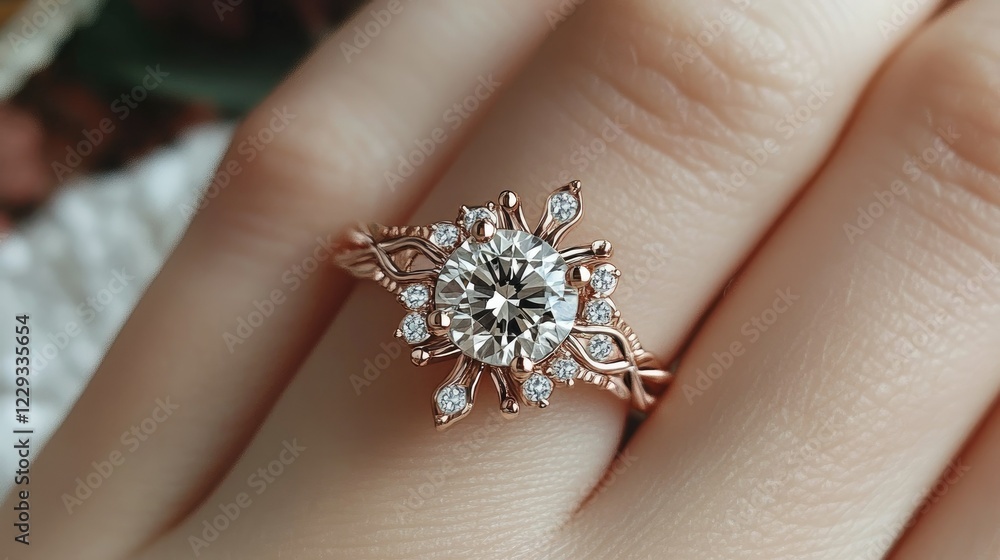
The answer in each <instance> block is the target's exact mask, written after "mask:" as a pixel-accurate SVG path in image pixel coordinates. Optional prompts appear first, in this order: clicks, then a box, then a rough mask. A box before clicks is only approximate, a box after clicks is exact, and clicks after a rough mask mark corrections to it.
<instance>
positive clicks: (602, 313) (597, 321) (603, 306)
mask: <svg viewBox="0 0 1000 560" xmlns="http://www.w3.org/2000/svg"><path fill="white" fill-rule="evenodd" d="M612 312H613V310H612V309H611V304H610V303H608V300H606V299H592V300H590V301H588V302H587V305H586V306H585V307H584V308H583V318H584V319H586V320H587V322H588V323H591V324H594V325H607V324H608V323H610V322H611V313H612Z"/></svg>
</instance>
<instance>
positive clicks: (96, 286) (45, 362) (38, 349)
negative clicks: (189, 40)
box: [0, 124, 232, 484]
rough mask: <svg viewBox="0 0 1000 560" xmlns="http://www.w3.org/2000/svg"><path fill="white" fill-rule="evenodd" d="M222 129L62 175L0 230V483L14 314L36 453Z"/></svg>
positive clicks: (225, 129) (158, 255) (159, 253)
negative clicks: (26, 359) (23, 331)
mask: <svg viewBox="0 0 1000 560" xmlns="http://www.w3.org/2000/svg"><path fill="white" fill-rule="evenodd" d="M231 133H232V127H231V126H230V125H221V124H220V125H211V126H204V127H199V128H196V129H194V130H192V131H190V132H188V133H187V134H185V135H184V136H183V137H182V138H181V139H180V140H179V141H178V142H177V143H176V144H175V145H173V146H170V147H167V148H163V149H160V150H159V151H157V152H155V153H153V154H151V155H149V156H148V157H145V158H143V159H142V160H140V161H138V162H137V163H136V164H135V165H132V166H130V167H129V168H127V169H124V170H120V171H116V172H113V173H108V174H105V175H101V176H95V177H87V178H82V179H79V180H75V181H71V182H70V183H69V184H67V185H66V186H65V187H63V188H61V189H60V190H58V191H57V193H56V194H55V196H54V197H53V199H52V200H51V201H50V202H49V203H48V204H47V205H46V207H45V208H43V209H42V210H41V211H39V213H38V215H36V216H34V217H33V218H32V219H31V220H29V221H28V223H26V224H24V225H23V227H22V228H21V229H20V230H19V231H18V232H16V233H14V234H12V235H10V236H9V237H7V238H6V239H3V240H0V302H2V305H0V333H3V334H2V335H0V427H5V429H4V428H0V429H2V431H3V433H4V434H5V435H4V438H6V439H4V440H0V442H2V443H0V445H2V449H3V450H5V451H3V452H0V472H2V473H6V474H7V475H10V476H7V475H5V476H3V477H2V480H3V481H4V483H3V484H10V481H11V480H12V478H13V472H14V470H15V465H16V461H15V456H14V453H13V448H12V447H11V445H13V443H14V438H13V435H12V433H11V430H12V428H13V427H14V426H15V425H16V422H15V412H14V398H15V395H14V389H15V387H14V384H13V382H14V381H13V380H14V362H15V354H14V348H15V341H14V321H15V319H14V317H15V315H19V314H22V313H23V314H28V315H29V316H30V322H29V325H30V327H31V343H30V349H31V354H32V356H33V371H32V372H31V374H30V379H31V386H30V388H31V415H30V424H29V427H31V428H33V429H34V430H35V437H34V439H33V447H34V454H35V456H36V457H37V454H38V451H40V445H41V443H42V442H43V441H44V440H46V439H48V437H49V436H50V435H51V433H52V431H53V430H54V429H55V428H56V427H58V425H59V424H60V423H61V421H62V419H63V417H64V416H65V414H66V413H67V412H68V411H69V408H70V407H71V406H72V404H73V402H75V400H76V399H77V397H78V396H79V394H80V392H81V391H82V389H83V387H84V385H85V384H86V383H87V381H88V380H89V379H90V376H91V375H92V374H93V372H94V370H95V369H96V368H97V366H98V363H99V361H100V359H101V357H102V355H103V354H104V351H105V349H106V348H107V347H108V345H109V343H110V342H111V340H112V339H113V337H114V336H115V334H117V332H118V330H119V329H120V328H121V325H122V324H123V323H124V321H125V318H126V317H127V315H128V314H129V313H130V311H131V310H132V308H133V307H134V305H135V303H136V301H137V299H138V297H139V295H140V294H141V292H142V291H143V288H144V287H145V286H146V285H147V284H148V283H149V281H150V280H151V279H152V278H153V276H154V275H155V274H156V272H157V271H158V270H159V268H160V266H161V265H162V263H163V260H164V258H165V257H166V256H167V254H168V253H169V251H170V250H171V248H172V247H173V245H174V244H175V243H176V241H177V240H178V239H179V237H180V235H181V233H182V232H183V230H184V228H185V227H186V225H187V221H188V219H189V209H190V208H191V205H192V204H193V203H196V201H197V199H198V196H199V195H200V193H201V190H202V189H203V188H204V186H205V185H207V184H208V182H209V180H210V178H211V175H212V172H213V170H214V168H215V166H216V165H217V163H218V160H219V158H220V157H221V155H222V152H223V150H224V148H225V146H226V145H227V144H228V142H229V138H230V135H231ZM129 277H131V278H132V279H131V280H129V279H128V278H129ZM115 291H117V293H112V292H115ZM88 298H89V301H88ZM91 302H92V303H91ZM74 324H75V325H77V327H78V330H77V328H73V325H74ZM108 406H114V403H108ZM19 427H20V426H19ZM124 429H125V428H123V431H124ZM109 451H110V450H109ZM96 452H98V453H99V452H100V450H97V451H96Z"/></svg>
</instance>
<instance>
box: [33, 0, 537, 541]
mask: <svg viewBox="0 0 1000 560" xmlns="http://www.w3.org/2000/svg"><path fill="white" fill-rule="evenodd" d="M544 7H545V5H544V4H543V5H541V6H540V5H539V4H538V3H537V2H531V1H527V0H524V1H518V2H494V1H481V2H457V1H437V2H419V3H418V2H413V3H402V4H401V3H399V2H389V3H381V4H376V5H374V6H373V7H372V8H370V9H366V10H363V11H362V12H361V13H359V15H358V16H357V17H356V18H355V20H354V21H352V22H349V23H348V24H347V25H346V26H345V28H344V29H343V30H342V31H340V32H339V33H337V34H335V35H334V36H333V37H332V38H330V39H329V40H327V41H326V42H325V43H324V44H323V45H322V46H321V47H320V48H319V49H318V51H317V52H316V53H315V54H314V55H313V56H312V57H311V58H310V59H309V60H308V61H307V62H306V63H305V64H303V65H302V66H301V67H300V68H298V69H297V70H296V71H295V73H294V74H293V75H292V76H291V77H290V78H289V79H288V80H287V81H286V83H285V84H284V85H283V86H281V87H280V88H279V89H278V90H277V91H276V92H275V93H274V94H273V95H272V96H270V97H269V98H268V99H267V100H266V101H265V102H264V104H263V105H262V108H261V109H259V110H258V111H256V112H255V113H254V114H252V115H251V116H250V117H249V118H248V119H247V120H246V122H245V123H244V124H243V125H242V126H241V127H240V130H239V131H238V132H237V133H236V137H235V140H234V142H233V146H232V147H231V149H230V151H229V154H228V155H227V156H226V158H225V160H224V162H223V164H222V166H221V169H220V174H219V176H218V177H217V178H216V181H215V182H214V183H213V185H212V186H211V187H209V190H208V193H207V195H206V198H205V199H204V200H203V201H202V203H201V208H200V210H201V211H200V212H199V214H198V216H197V217H196V219H195V220H194V222H193V224H192V225H191V227H190V230H189V231H188V233H187V235H186V236H185V238H184V240H183V241H182V242H181V243H180V245H179V246H178V247H177V249H176V251H175V252H174V254H173V255H172V257H171V258H170V260H169V262H168V263H167V264H166V265H165V267H164V269H163V271H162V272H161V273H160V275H159V276H158V278H157V279H156V281H155V282H154V283H153V284H152V286H151V287H150V288H149V291H148V293H147V294H146V296H145V298H144V299H143V301H142V302H141V303H140V305H139V306H138V308H137V309H136V310H135V312H134V314H133V315H132V317H131V318H130V320H129V322H128V324H127V325H126V326H125V328H124V330H123V331H122V333H121V335H120V336H119V337H118V340H117V342H116V343H115V345H114V347H113V348H112V349H111V351H110V353H109V354H108V356H107V358H106V359H105V361H104V363H103V365H102V366H101V368H100V370H99V371H98V373H97V375H96V377H95V378H94V380H93V382H92V383H91V385H90V387H89V388H88V390H87V392H86V393H85V394H84V396H83V397H82V398H81V400H80V401H79V403H78V404H77V405H76V406H75V408H74V409H73V411H72V413H71V414H70V416H69V418H68V419H67V421H66V423H65V424H64V425H63V427H62V429H61V430H60V431H59V432H58V433H57V434H56V435H55V437H54V438H53V439H52V441H51V443H50V444H49V446H48V449H47V450H46V452H45V456H44V457H42V458H40V461H39V462H38V463H37V464H36V465H35V466H34V468H33V474H34V475H35V476H36V477H37V480H39V481H44V482H40V483H39V484H38V486H37V488H38V490H37V493H33V510H32V514H33V516H34V517H35V519H36V520H37V523H38V524H39V526H45V527H47V528H49V529H50V530H53V531H56V530H58V531H59V533H60V535H61V538H60V539H47V540H44V541H43V542H41V543H40V544H39V545H36V546H34V547H32V549H31V552H32V553H33V554H37V555H38V556H36V557H45V558H63V557H70V556H72V557H76V558H94V557H96V558H113V557H115V556H116V555H119V554H122V553H124V552H126V551H127V550H129V549H130V548H132V547H135V546H136V545H138V544H140V543H141V542H142V541H143V540H144V539H146V538H148V537H149V535H150V534H151V533H152V532H153V531H155V530H157V529H158V528H160V527H162V526H163V525H164V524H166V523H169V522H172V521H174V520H176V519H177V517H178V516H179V515H181V514H183V513H184V512H185V510H186V509H187V508H189V507H191V506H192V505H193V504H194V503H195V502H196V501H197V500H198V499H199V498H200V497H201V495H202V493H203V492H204V490H205V489H206V488H208V487H210V486H211V485H212V484H214V482H215V480H216V477H218V476H219V475H220V474H221V473H222V472H224V470H225V469H226V468H227V466H228V464H229V461H230V460H232V459H233V458H234V457H235V455H236V454H237V453H238V452H239V450H240V449H242V448H243V446H244V444H245V441H246V439H247V438H248V437H249V436H250V435H251V433H252V432H253V430H254V429H255V426H256V425H257V423H258V421H259V418H260V417H261V416H262V415H263V414H264V413H265V412H266V411H267V409H268V408H269V406H270V405H271V403H272V402H273V400H274V399H275V398H276V397H277V395H278V394H280V392H281V390H282V387H283V385H284V384H285V383H286V382H287V381H288V379H289V377H290V374H291V373H292V372H294V371H295V369H296V368H297V366H298V364H299V362H300V361H301V359H302V358H303V356H304V354H305V352H306V351H307V350H308V349H309V348H310V347H311V346H312V344H313V343H314V340H315V338H316V336H318V333H319V332H320V329H321V328H322V327H323V326H324V325H325V324H326V323H327V322H328V320H329V317H330V315H331V314H332V313H333V311H334V308H335V307H336V306H337V305H338V304H339V302H340V300H341V299H342V297H343V295H344V291H345V289H346V287H347V283H346V282H345V280H344V278H343V277H342V276H339V275H338V276H335V275H334V272H333V271H332V268H331V267H330V266H329V265H328V263H327V262H326V259H327V257H328V254H329V253H328V250H329V247H328V244H329V241H330V240H331V237H330V236H331V232H333V235H336V233H337V232H339V231H341V230H342V229H343V228H344V227H345V225H346V224H348V223H351V222H353V221H355V220H357V219H358V217H360V216H365V217H369V218H377V219H380V220H385V221H393V220H399V219H400V218H401V216H402V215H404V213H405V211H406V209H407V208H408V206H409V205H411V204H412V202H413V201H414V200H416V199H417V198H419V195H420V193H421V192H422V191H423V189H424V188H425V187H426V185H427V184H428V183H429V182H430V181H431V180H432V179H433V178H434V177H436V176H437V175H438V174H439V172H440V168H441V166H442V164H443V163H446V162H447V161H448V159H449V158H450V155H449V154H450V152H451V151H452V149H453V148H454V146H455V145H456V143H457V142H459V141H460V137H461V135H462V134H463V133H464V131H465V130H466V127H467V126H468V123H465V122H463V123H462V124H463V127H461V128H460V129H457V130H456V129H452V128H448V129H447V132H446V133H445V132H444V128H445V127H447V126H448V124H449V123H443V122H442V120H441V119H442V117H441V115H442V113H443V112H444V111H447V110H449V109H451V106H452V104H453V103H454V102H455V101H454V100H455V99H462V98H464V97H466V96H468V95H469V89H470V88H472V89H473V90H475V88H477V87H479V88H480V89H481V90H482V89H483V88H485V87H486V86H482V85H481V84H482V83H485V84H491V80H492V81H496V80H498V79H499V80H504V79H506V76H507V74H508V73H509V72H510V71H511V70H512V69H513V68H514V67H515V66H516V65H517V64H518V62H519V61H520V60H521V59H522V58H524V57H525V56H526V54H527V52H528V51H529V50H530V49H531V47H532V46H533V45H535V44H537V43H538V42H539V41H540V39H541V38H542V36H544V35H545V33H546V32H547V31H548V30H549V26H548V24H547V22H546V21H545V18H544V17H543V12H542V11H540V10H543V9H544ZM358 29H360V30H361V31H358ZM359 33H360V34H362V35H366V36H365V37H363V38H359ZM376 34H377V37H374V38H373V37H372V36H374V35H376ZM362 39H364V40H362ZM417 46H419V48H416V47H417ZM459 49H461V51H462V56H460V57H455V56H453V55H454V53H455V52H456V51H457V50H459ZM443 60H449V62H448V64H442V61H443ZM476 93H479V94H480V96H482V97H484V98H485V97H486V96H485V93H484V92H482V91H478V92H476ZM469 118H472V116H471V115H470V117H469ZM414 138H430V139H432V142H433V143H434V150H429V149H428V150H427V151H428V152H430V151H433V154H431V155H427V156H426V157H425V159H426V161H425V162H424V163H423V165H420V166H414V167H415V169H414V170H413V172H412V173H410V174H409V175H408V176H407V177H406V178H405V180H403V181H402V182H401V183H399V184H397V183H395V182H394V183H393V184H392V186H391V188H390V186H389V185H387V183H386V178H385V170H387V169H390V168H393V167H394V166H395V165H396V164H397V162H398V158H400V157H403V158H406V157H415V156H411V152H412V151H413V150H414V149H415V148H414V146H413V144H411V142H412V139H414ZM109 403H114V405H113V406H109ZM150 418H152V419H153V420H149V419H150ZM154 420H155V422H154ZM161 421H162V423H161ZM147 426H152V428H148V427H147ZM150 429H155V435H154V434H149V433H146V431H148V430H150ZM135 430H139V432H140V433H138V434H136V433H135ZM130 434H131V435H130ZM112 456H114V457H118V459H117V460H116V461H120V462H122V464H120V465H119V464H115V465H114V468H113V476H110V477H108V479H107V480H103V478H104V477H98V479H100V481H101V482H100V487H99V488H92V487H91V485H92V484H93V483H87V482H86V481H87V480H89V479H88V476H89V475H90V474H91V473H92V472H94V470H95V469H97V468H98V467H96V466H93V465H94V464H96V465H103V464H104V463H107V462H108V461H110V459H109V457H112ZM122 457H123V458H122ZM98 474H99V473H98ZM79 480H83V481H84V482H83V483H79ZM68 514H72V516H70V515H68ZM108 526H114V527H115V528H116V529H115V535H118V536H121V539H93V538H92V537H93V535H94V534H100V533H102V532H103V529H102V527H108ZM57 528H58V529H57ZM69 551H72V553H70V552H69ZM19 557H20V556H19Z"/></svg>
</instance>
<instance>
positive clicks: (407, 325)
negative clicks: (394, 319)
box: [399, 313, 430, 344]
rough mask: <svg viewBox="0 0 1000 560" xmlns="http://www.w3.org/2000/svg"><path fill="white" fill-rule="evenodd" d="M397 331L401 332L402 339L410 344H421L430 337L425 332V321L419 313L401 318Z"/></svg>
mask: <svg viewBox="0 0 1000 560" xmlns="http://www.w3.org/2000/svg"><path fill="white" fill-rule="evenodd" d="M399 330H401V331H403V339H404V340H406V342H409V343H410V344H416V343H418V342H423V341H425V340H427V338H428V337H430V333H429V332H427V319H425V318H424V316H423V315H421V314H420V313H410V314H409V315H407V316H406V317H403V322H402V323H400V325H399Z"/></svg>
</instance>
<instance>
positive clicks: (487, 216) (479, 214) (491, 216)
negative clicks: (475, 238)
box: [462, 206, 497, 231]
mask: <svg viewBox="0 0 1000 560" xmlns="http://www.w3.org/2000/svg"><path fill="white" fill-rule="evenodd" d="M477 220H486V221H488V222H492V223H493V225H496V223H497V215H496V214H495V213H493V211H492V210H490V209H489V208H486V207H485V206H477V207H475V208H469V211H468V212H466V213H465V217H464V218H462V225H464V226H465V231H469V230H471V229H472V224H474V223H476V221H477Z"/></svg>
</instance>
